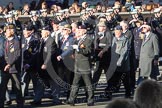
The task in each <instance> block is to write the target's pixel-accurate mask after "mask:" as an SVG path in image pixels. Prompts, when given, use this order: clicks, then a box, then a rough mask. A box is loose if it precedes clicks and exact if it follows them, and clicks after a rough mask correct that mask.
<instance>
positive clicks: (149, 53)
mask: <svg viewBox="0 0 162 108" xmlns="http://www.w3.org/2000/svg"><path fill="white" fill-rule="evenodd" d="M141 28H142V32H143V33H144V34H145V37H144V39H143V42H142V46H141V52H140V62H139V68H140V69H141V73H140V78H141V79H142V80H144V79H148V78H149V77H150V78H152V79H155V80H156V79H157V75H159V69H158V57H159V40H158V37H157V35H156V34H154V33H152V32H151V27H150V26H149V25H142V26H141Z"/></svg>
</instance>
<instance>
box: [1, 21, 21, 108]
mask: <svg viewBox="0 0 162 108" xmlns="http://www.w3.org/2000/svg"><path fill="white" fill-rule="evenodd" d="M14 34H15V32H14V25H13V24H9V25H7V26H6V27H5V36H6V38H7V40H6V42H5V60H6V65H5V67H4V72H3V73H2V82H1V83H2V85H1V86H2V89H1V93H0V107H1V108H3V107H4V100H5V94H6V89H7V84H8V81H9V79H10V78H12V79H13V81H14V84H15V90H16V101H17V108H23V104H24V99H23V97H22V92H21V83H20V76H19V75H20V71H21V57H20V41H19V40H18V38H17V36H15V35H14Z"/></svg>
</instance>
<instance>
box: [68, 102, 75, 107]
mask: <svg viewBox="0 0 162 108" xmlns="http://www.w3.org/2000/svg"><path fill="white" fill-rule="evenodd" d="M66 104H69V105H70V106H75V104H74V102H70V101H66Z"/></svg>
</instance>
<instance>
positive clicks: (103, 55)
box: [93, 22, 113, 85]
mask: <svg viewBox="0 0 162 108" xmlns="http://www.w3.org/2000/svg"><path fill="white" fill-rule="evenodd" d="M98 30H99V32H98V34H97V35H96V36H95V42H94V43H95V55H96V59H97V61H96V63H97V66H96V67H97V70H96V72H95V73H94V75H93V83H94V84H95V85H97V83H98V81H99V79H100V76H101V73H102V70H104V72H105V73H106V72H107V69H108V67H109V63H110V56H111V50H110V47H111V41H112V37H113V36H112V34H111V32H110V31H107V27H106V24H105V22H99V23H98Z"/></svg>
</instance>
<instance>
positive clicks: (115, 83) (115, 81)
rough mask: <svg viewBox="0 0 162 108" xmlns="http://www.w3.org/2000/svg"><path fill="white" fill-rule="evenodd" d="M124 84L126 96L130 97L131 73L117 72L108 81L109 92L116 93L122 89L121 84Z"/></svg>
mask: <svg viewBox="0 0 162 108" xmlns="http://www.w3.org/2000/svg"><path fill="white" fill-rule="evenodd" d="M122 82H123V84H124V88H125V96H126V97H127V96H130V95H131V94H130V92H131V89H130V72H118V71H116V72H115V73H114V75H113V76H112V77H111V78H110V80H109V81H108V88H107V91H108V92H111V93H113V92H116V91H118V89H119V88H120V85H121V83H122Z"/></svg>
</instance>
